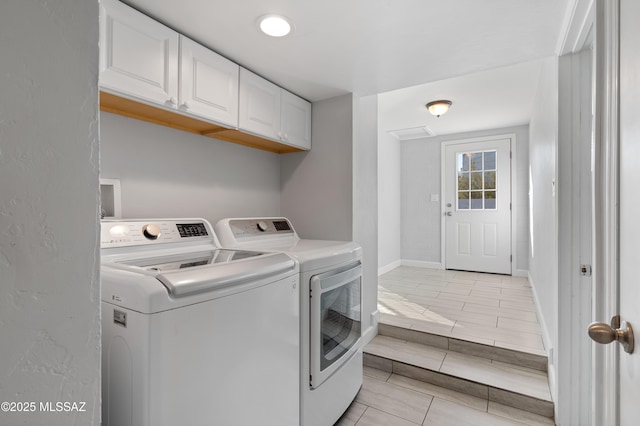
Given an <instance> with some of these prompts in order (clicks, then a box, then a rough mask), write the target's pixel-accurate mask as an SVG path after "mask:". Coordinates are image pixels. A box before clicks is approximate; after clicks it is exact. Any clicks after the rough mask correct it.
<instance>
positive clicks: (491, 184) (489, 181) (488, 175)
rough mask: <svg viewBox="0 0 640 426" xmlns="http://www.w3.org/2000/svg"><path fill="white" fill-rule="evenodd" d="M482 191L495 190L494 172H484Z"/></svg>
mask: <svg viewBox="0 0 640 426" xmlns="http://www.w3.org/2000/svg"><path fill="white" fill-rule="evenodd" d="M484 189H496V172H484ZM493 198H495V196H494V197H493Z"/></svg>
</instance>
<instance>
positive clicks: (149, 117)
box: [100, 91, 302, 154]
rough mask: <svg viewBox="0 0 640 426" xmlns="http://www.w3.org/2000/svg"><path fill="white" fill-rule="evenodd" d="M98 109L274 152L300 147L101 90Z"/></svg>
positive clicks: (297, 150) (296, 150)
mask: <svg viewBox="0 0 640 426" xmlns="http://www.w3.org/2000/svg"><path fill="white" fill-rule="evenodd" d="M100 110H101V111H105V112H110V113H112V114H118V115H122V116H125V117H129V118H135V119H137V120H141V121H146V122H149V123H154V124H159V125H161V126H167V127H171V128H174V129H178V130H182V131H185V132H190V133H195V134H197V135H201V136H206V137H210V138H213V139H219V140H223V141H226V142H232V143H237V144H240V145H244V146H248V147H251V148H256V149H261V150H264V151H269V152H275V153H278V154H285V153H289V152H299V151H302V150H301V149H299V148H295V147H293V146H289V145H285V144H281V143H278V142H275V141H272V140H269V139H264V138H261V137H258V136H254V135H251V134H248V133H244V132H242V131H240V130H235V129H228V128H226V127H222V126H218V125H215V124H212V123H208V122H206V121H202V120H198V119H197V118H193V117H188V116H185V115H182V114H179V113H177V112H172V111H168V110H165V109H162V108H157V107H154V106H151V105H147V104H144V103H141V102H136V101H133V100H131V99H127V98H123V97H120V96H118V95H114V94H112V93H107V92H103V91H101V92H100Z"/></svg>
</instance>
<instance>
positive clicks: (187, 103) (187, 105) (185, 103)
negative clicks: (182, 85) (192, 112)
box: [181, 101, 191, 109]
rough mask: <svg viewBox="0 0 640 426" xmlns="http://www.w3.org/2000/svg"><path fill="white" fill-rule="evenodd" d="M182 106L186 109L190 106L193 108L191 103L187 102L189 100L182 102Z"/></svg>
mask: <svg viewBox="0 0 640 426" xmlns="http://www.w3.org/2000/svg"><path fill="white" fill-rule="evenodd" d="M181 106H182V108H184V109H189V108H191V105H190V104H189V102H187V101H184V102H183V103H182V105H181Z"/></svg>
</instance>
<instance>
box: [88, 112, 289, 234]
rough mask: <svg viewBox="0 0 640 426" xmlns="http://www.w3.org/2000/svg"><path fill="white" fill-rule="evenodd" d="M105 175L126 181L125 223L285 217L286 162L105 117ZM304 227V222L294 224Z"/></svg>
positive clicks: (102, 160) (102, 128)
mask: <svg viewBox="0 0 640 426" xmlns="http://www.w3.org/2000/svg"><path fill="white" fill-rule="evenodd" d="M100 117H101V122H100V141H101V146H100V166H101V171H100V175H101V177H102V178H118V179H120V184H121V190H122V216H123V217H125V218H140V217H204V218H205V219H207V220H209V221H210V222H212V224H215V223H216V222H217V221H218V220H219V219H222V218H224V217H237V216H277V215H279V214H280V156H279V155H278V154H274V153H270V152H266V151H261V150H257V149H254V148H249V147H246V146H242V145H237V144H233V143H229V142H223V141H218V140H215V139H211V138H207V137H203V136H199V135H194V134H191V133H187V132H183V131H179V130H175V129H171V128H169V127H164V126H159V125H156V124H151V123H146V122H143V121H139V120H134V119H130V118H126V117H121V116H118V115H114V114H109V113H104V112H102V113H100ZM293 223H294V224H296V222H295V221H294V222H293Z"/></svg>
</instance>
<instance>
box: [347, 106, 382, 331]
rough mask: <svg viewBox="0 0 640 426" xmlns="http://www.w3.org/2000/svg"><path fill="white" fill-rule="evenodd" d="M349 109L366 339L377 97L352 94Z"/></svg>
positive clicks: (374, 231)
mask: <svg viewBox="0 0 640 426" xmlns="http://www.w3.org/2000/svg"><path fill="white" fill-rule="evenodd" d="M353 110H354V137H353V240H354V241H356V242H357V243H359V244H360V245H361V246H362V257H363V273H362V279H363V292H362V293H363V295H362V298H363V305H364V306H363V308H362V313H363V320H362V327H363V330H364V331H365V332H366V333H367V334H366V335H365V336H364V340H365V342H367V341H369V340H370V339H373V337H375V335H376V334H377V320H378V317H377V311H378V149H377V146H378V124H377V123H378V97H377V96H375V95H374V96H366V97H362V98H358V97H354V107H353ZM371 314H373V317H372V316H371Z"/></svg>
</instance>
